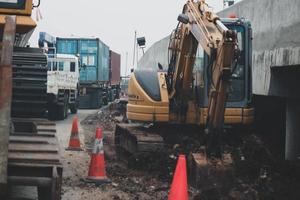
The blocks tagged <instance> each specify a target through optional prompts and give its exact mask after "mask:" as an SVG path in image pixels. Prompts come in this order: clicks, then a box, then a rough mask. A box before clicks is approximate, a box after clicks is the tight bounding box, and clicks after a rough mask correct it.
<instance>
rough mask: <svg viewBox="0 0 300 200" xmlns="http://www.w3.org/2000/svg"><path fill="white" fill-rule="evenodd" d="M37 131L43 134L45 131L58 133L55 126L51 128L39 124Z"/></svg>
mask: <svg viewBox="0 0 300 200" xmlns="http://www.w3.org/2000/svg"><path fill="white" fill-rule="evenodd" d="M36 130H37V131H38V132H43V131H47V132H56V129H55V126H52V125H51V126H49V125H40V124H38V125H37V126H36Z"/></svg>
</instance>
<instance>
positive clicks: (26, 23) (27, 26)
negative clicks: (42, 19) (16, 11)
mask: <svg viewBox="0 0 300 200" xmlns="http://www.w3.org/2000/svg"><path fill="white" fill-rule="evenodd" d="M5 17H6V15H0V27H1V28H2V29H3V27H4V24H5ZM16 26H17V29H16V32H17V33H21V34H26V33H28V32H30V31H31V30H33V29H34V28H35V27H36V23H35V21H33V19H32V18H31V17H30V16H17V23H16Z"/></svg>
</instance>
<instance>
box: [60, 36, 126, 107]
mask: <svg viewBox="0 0 300 200" xmlns="http://www.w3.org/2000/svg"><path fill="white" fill-rule="evenodd" d="M56 51H57V53H58V54H72V55H79V56H80V61H81V66H82V67H81V70H80V97H79V108H99V107H100V106H101V105H103V104H106V103H107V102H108V101H112V100H114V98H116V97H118V92H119V89H118V88H119V84H120V65H121V56H120V55H119V54H117V53H115V52H113V51H110V50H109V47H108V46H107V45H106V44H105V43H103V42H102V41H101V40H100V39H98V38H56Z"/></svg>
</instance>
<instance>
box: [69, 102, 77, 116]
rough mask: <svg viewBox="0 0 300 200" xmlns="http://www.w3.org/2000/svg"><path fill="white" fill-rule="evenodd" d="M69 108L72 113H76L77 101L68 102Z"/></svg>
mask: <svg viewBox="0 0 300 200" xmlns="http://www.w3.org/2000/svg"><path fill="white" fill-rule="evenodd" d="M70 110H71V113H72V114H77V110H78V103H77V102H76V103H73V104H70Z"/></svg>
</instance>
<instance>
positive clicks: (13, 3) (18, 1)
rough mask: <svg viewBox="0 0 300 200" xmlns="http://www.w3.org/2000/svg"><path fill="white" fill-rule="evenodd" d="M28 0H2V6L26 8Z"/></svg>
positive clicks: (0, 5)
mask: <svg viewBox="0 0 300 200" xmlns="http://www.w3.org/2000/svg"><path fill="white" fill-rule="evenodd" d="M25 3H26V0H0V7H1V8H7V9H25Z"/></svg>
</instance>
